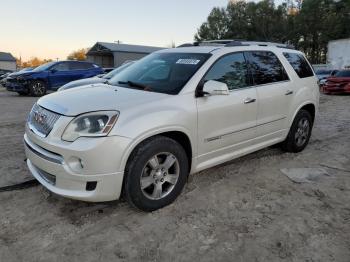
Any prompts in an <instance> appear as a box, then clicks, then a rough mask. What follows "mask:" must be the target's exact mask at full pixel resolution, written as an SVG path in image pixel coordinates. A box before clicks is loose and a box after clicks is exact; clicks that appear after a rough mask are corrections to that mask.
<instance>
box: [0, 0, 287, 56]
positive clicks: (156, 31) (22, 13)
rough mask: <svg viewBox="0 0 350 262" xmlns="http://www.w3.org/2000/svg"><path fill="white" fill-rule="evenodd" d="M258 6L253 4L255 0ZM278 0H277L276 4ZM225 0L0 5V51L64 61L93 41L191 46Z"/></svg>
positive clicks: (33, 0) (10, 1)
mask: <svg viewBox="0 0 350 262" xmlns="http://www.w3.org/2000/svg"><path fill="white" fill-rule="evenodd" d="M256 1H258V0H256ZM279 1H281V0H277V2H279ZM227 2H228V0H175V1H174V0H2V1H1V15H0V24H1V25H2V26H1V32H0V51H2V52H10V53H12V54H13V55H14V56H16V57H20V56H21V57H22V60H28V59H29V58H31V57H39V58H41V59H44V58H51V59H56V58H59V59H65V58H66V57H67V55H68V54H69V53H70V52H72V51H74V50H77V49H80V48H87V47H91V46H92V45H94V44H95V43H96V42H97V41H100V42H114V41H118V40H119V41H121V42H122V43H125V44H140V45H152V46H160V47H166V46H169V45H170V44H171V43H172V41H174V42H175V44H176V45H179V44H182V43H186V42H192V41H193V37H194V35H195V33H196V31H197V28H199V26H200V25H201V24H202V23H203V22H205V20H206V18H207V16H208V14H209V13H210V11H211V10H212V8H213V7H215V6H222V7H223V6H226V5H227Z"/></svg>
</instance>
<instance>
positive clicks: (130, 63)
mask: <svg viewBox="0 0 350 262" xmlns="http://www.w3.org/2000/svg"><path fill="white" fill-rule="evenodd" d="M133 63H135V62H128V63H126V64H124V65H121V66H119V67H117V68H116V69H113V70H112V71H111V72H109V73H108V74H105V75H104V76H102V78H103V79H111V78H112V77H113V76H115V75H116V74H118V73H120V72H121V71H123V70H124V69H125V68H127V67H129V66H131V65H132V64H133Z"/></svg>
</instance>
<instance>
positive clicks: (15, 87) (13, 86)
mask: <svg viewBox="0 0 350 262" xmlns="http://www.w3.org/2000/svg"><path fill="white" fill-rule="evenodd" d="M4 85H5V87H6V89H7V91H12V92H21V91H27V90H28V88H27V82H25V81H24V82H21V83H19V82H14V81H6V82H5V84H4Z"/></svg>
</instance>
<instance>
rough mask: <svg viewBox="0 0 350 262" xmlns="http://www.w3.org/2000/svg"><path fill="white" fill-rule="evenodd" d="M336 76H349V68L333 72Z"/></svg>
mask: <svg viewBox="0 0 350 262" xmlns="http://www.w3.org/2000/svg"><path fill="white" fill-rule="evenodd" d="M335 76H336V77H350V70H344V71H339V72H338V73H336V74H335Z"/></svg>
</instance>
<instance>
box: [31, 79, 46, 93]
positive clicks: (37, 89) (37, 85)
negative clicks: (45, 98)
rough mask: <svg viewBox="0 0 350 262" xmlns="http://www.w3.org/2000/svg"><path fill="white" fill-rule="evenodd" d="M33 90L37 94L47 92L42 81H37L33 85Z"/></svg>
mask: <svg viewBox="0 0 350 262" xmlns="http://www.w3.org/2000/svg"><path fill="white" fill-rule="evenodd" d="M32 88H33V91H34V94H35V95H39V96H41V95H44V94H45V86H44V84H43V83H41V82H36V83H34V84H33V85H32Z"/></svg>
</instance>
